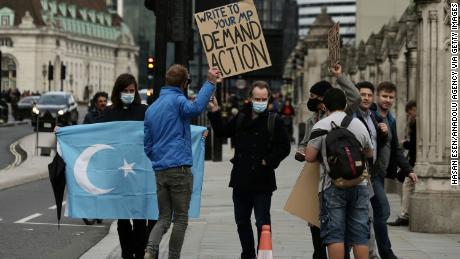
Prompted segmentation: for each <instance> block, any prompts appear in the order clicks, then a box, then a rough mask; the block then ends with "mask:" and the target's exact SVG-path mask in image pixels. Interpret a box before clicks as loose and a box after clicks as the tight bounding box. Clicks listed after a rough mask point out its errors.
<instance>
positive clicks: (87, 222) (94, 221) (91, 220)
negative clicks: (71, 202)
mask: <svg viewBox="0 0 460 259" xmlns="http://www.w3.org/2000/svg"><path fill="white" fill-rule="evenodd" d="M83 221H84V222H85V224H86V225H94V223H96V220H95V219H83Z"/></svg>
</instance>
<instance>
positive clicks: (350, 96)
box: [297, 75, 361, 150]
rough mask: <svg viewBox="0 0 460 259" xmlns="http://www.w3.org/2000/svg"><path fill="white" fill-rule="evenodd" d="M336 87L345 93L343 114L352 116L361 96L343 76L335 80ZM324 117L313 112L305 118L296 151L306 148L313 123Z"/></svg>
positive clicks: (357, 107)
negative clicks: (303, 133)
mask: <svg viewBox="0 0 460 259" xmlns="http://www.w3.org/2000/svg"><path fill="white" fill-rule="evenodd" d="M337 85H338V87H339V88H340V89H342V90H343V91H344V92H345V96H346V97H347V108H346V109H345V112H346V113H347V114H348V115H352V114H353V113H354V112H355V111H357V110H358V109H359V104H360V103H361V96H360V95H359V91H358V88H356V86H355V84H353V82H351V81H350V79H349V78H348V77H346V76H344V75H341V76H340V77H339V78H337ZM336 87H337V86H336ZM325 116H326V113H324V112H315V113H313V115H312V116H310V117H309V118H307V120H306V121H305V136H304V138H303V140H302V141H301V142H300V143H299V146H298V147H297V149H298V150H300V149H305V148H306V147H307V143H308V139H309V138H310V133H311V129H312V128H313V125H315V123H317V122H318V121H319V120H321V119H322V118H324V117H325Z"/></svg>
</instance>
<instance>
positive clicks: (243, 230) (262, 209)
mask: <svg viewBox="0 0 460 259" xmlns="http://www.w3.org/2000/svg"><path fill="white" fill-rule="evenodd" d="M271 202H272V192H256V191H242V190H237V189H233V207H234V212H235V222H236V225H237V228H238V236H239V238H240V243H241V248H242V250H243V251H242V253H241V259H249V258H250V259H254V258H256V250H255V248H254V235H253V232H252V226H251V214H252V210H253V209H254V215H255V218H256V227H257V236H258V241H260V234H261V231H262V226H263V225H271V221H270V207H271ZM257 246H259V245H258V244H257Z"/></svg>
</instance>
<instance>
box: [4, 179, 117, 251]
mask: <svg viewBox="0 0 460 259" xmlns="http://www.w3.org/2000/svg"><path fill="white" fill-rule="evenodd" d="M53 205H55V203H54V196H53V194H52V191H51V185H50V183H49V180H48V179H45V180H41V181H37V182H33V183H30V184H25V185H21V186H17V187H14V188H11V189H7V190H3V191H0V208H2V209H1V210H0V233H1V234H0V258H47V259H52V258H56V259H57V258H59V259H62V258H78V257H79V256H80V255H81V254H83V253H84V252H85V251H86V250H88V249H89V248H90V247H92V246H93V245H94V244H96V243H97V242H99V240H101V239H102V238H103V237H104V236H105V235H107V232H108V230H109V227H110V223H111V221H104V222H103V224H101V225H92V226H86V225H85V224H84V223H83V221H82V220H80V219H69V218H67V217H64V216H63V217H62V221H61V227H60V229H58V227H57V217H56V209H55V206H53Z"/></svg>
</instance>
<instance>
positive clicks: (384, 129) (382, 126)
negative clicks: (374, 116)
mask: <svg viewBox="0 0 460 259" xmlns="http://www.w3.org/2000/svg"><path fill="white" fill-rule="evenodd" d="M377 127H379V129H380V130H381V131H382V133H383V134H385V135H387V134H388V126H387V125H386V124H385V123H383V122H380V123H379V124H377Z"/></svg>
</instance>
